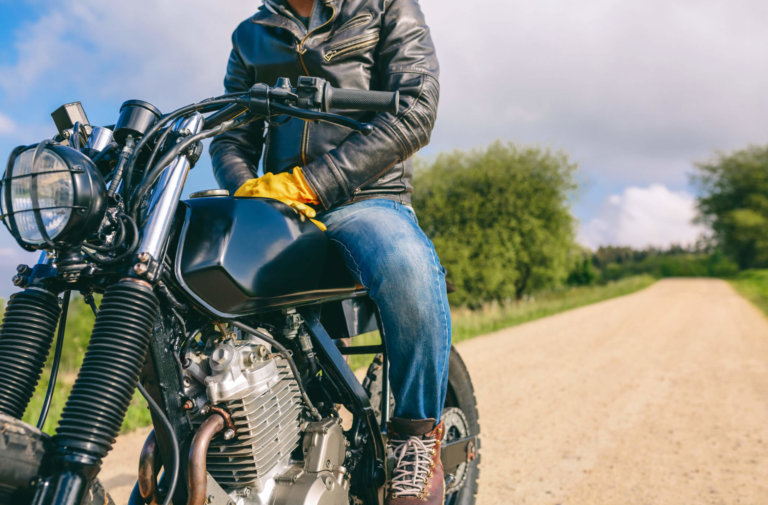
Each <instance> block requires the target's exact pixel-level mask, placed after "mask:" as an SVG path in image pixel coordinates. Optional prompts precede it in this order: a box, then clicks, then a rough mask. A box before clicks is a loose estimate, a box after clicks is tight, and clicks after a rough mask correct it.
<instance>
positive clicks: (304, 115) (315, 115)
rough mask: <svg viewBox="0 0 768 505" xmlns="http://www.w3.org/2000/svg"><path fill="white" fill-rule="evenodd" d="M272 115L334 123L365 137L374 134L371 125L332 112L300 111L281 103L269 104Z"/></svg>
mask: <svg viewBox="0 0 768 505" xmlns="http://www.w3.org/2000/svg"><path fill="white" fill-rule="evenodd" d="M269 113H270V115H273V116H274V115H276V114H275V113H282V114H288V115H290V116H293V117H297V118H299V119H303V120H305V121H323V122H326V123H332V124H335V125H339V126H344V127H346V128H349V129H350V130H355V131H359V132H360V133H362V134H363V135H370V134H371V133H373V126H371V125H370V124H369V123H361V122H360V121H356V120H354V119H352V118H348V117H346V116H342V115H339V114H333V113H331V112H317V111H312V110H306V109H300V108H298V107H293V106H291V105H285V104H281V103H271V104H269Z"/></svg>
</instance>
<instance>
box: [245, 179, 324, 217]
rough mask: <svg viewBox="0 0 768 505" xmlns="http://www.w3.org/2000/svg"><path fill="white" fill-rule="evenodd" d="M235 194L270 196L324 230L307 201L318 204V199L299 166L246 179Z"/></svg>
mask: <svg viewBox="0 0 768 505" xmlns="http://www.w3.org/2000/svg"><path fill="white" fill-rule="evenodd" d="M235 196H252V197H259V198H272V199H274V200H280V201H281V202H283V203H284V204H286V205H290V206H291V207H292V208H293V210H295V211H296V212H298V213H299V214H301V215H302V219H303V218H304V217H307V218H309V220H310V221H312V222H313V223H315V224H316V225H317V227H318V228H320V229H321V230H323V231H325V225H324V224H323V223H321V222H320V221H317V220H316V219H312V218H313V217H315V215H316V214H317V213H316V212H315V209H313V208H312V207H310V206H309V205H307V204H308V203H313V204H318V203H320V201H319V200H318V199H317V195H316V194H315V192H314V191H312V188H310V187H309V185H308V184H307V180H306V179H305V178H304V174H303V173H302V172H301V167H295V168H294V169H293V172H292V173H291V172H282V173H279V174H273V173H272V172H267V173H266V174H264V175H263V176H261V177H259V178H256V179H248V180H247V181H245V183H243V185H242V186H240V187H239V188H238V189H237V191H235Z"/></svg>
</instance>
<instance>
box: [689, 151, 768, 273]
mask: <svg viewBox="0 0 768 505" xmlns="http://www.w3.org/2000/svg"><path fill="white" fill-rule="evenodd" d="M697 169H698V173H697V174H696V175H695V176H694V178H693V180H694V183H695V184H696V185H697V187H698V191H699V193H700V194H699V196H698V202H697V207H698V211H699V220H700V221H701V222H703V223H706V224H708V225H710V226H711V227H712V230H713V232H714V238H715V240H716V241H717V243H718V245H719V246H720V247H721V248H722V250H723V251H724V252H725V253H726V254H727V255H728V256H729V257H731V258H733V260H734V261H736V263H738V265H739V267H740V268H742V269H744V268H753V267H766V266H768V146H762V147H758V146H752V147H748V148H746V149H742V150H739V151H735V152H733V153H730V154H723V153H719V154H717V155H716V156H715V157H714V159H713V160H711V161H709V162H706V163H700V164H698V165H697Z"/></svg>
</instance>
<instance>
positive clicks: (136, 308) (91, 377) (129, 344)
mask: <svg viewBox="0 0 768 505" xmlns="http://www.w3.org/2000/svg"><path fill="white" fill-rule="evenodd" d="M157 312H158V301H157V297H156V296H155V294H154V292H153V291H152V287H151V286H150V285H149V284H147V283H146V282H144V281H137V280H134V279H123V280H121V281H120V282H118V283H117V284H115V285H113V286H111V287H110V288H109V289H108V290H107V292H106V293H105V294H104V298H103V299H102V302H101V307H100V308H99V313H98V315H97V316H96V323H95V324H94V327H93V333H92V335H91V342H90V344H89V345H88V350H87V352H86V353H85V358H84V360H83V366H82V368H81V369H80V372H79V373H78V376H77V380H76V381H75V385H74V387H73V388H72V393H71V394H70V396H69V399H68V400H67V404H66V406H65V407H64V411H63V412H62V415H61V420H60V421H59V426H58V429H57V431H56V436H55V437H54V447H53V449H52V450H53V454H52V455H51V456H52V465H51V468H52V470H53V475H51V476H49V477H48V478H46V479H43V480H42V481H41V482H40V483H39V484H38V487H37V489H36V491H35V498H34V500H33V502H32V503H33V504H35V505H37V504H53V503H56V504H59V503H63V504H67V505H69V504H79V503H80V500H81V499H82V497H83V494H84V493H85V490H86V489H87V487H88V484H89V482H90V481H91V479H93V477H94V476H95V474H96V473H97V472H98V470H99V468H100V466H101V461H102V459H103V458H104V456H106V455H107V453H108V452H109V451H110V449H112V444H113V442H114V440H115V437H116V436H117V434H118V433H119V431H120V426H121V424H122V422H123V418H124V417H125V413H126V411H127V410H128V404H129V402H130V401H131V397H132V395H133V391H134V390H135V389H136V384H137V383H138V380H139V371H140V369H141V366H142V364H143V363H144V358H145V356H146V354H147V349H148V347H149V338H150V334H151V330H152V326H153V324H154V321H155V318H156V317H157Z"/></svg>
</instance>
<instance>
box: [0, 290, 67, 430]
mask: <svg viewBox="0 0 768 505" xmlns="http://www.w3.org/2000/svg"><path fill="white" fill-rule="evenodd" d="M59 310H60V309H59V301H58V298H57V297H56V295H55V294H53V293H51V292H50V291H47V290H44V289H40V288H29V289H26V290H24V291H21V292H20V293H15V294H13V295H11V299H10V301H9V302H8V307H7V308H6V309H5V315H4V316H3V326H2V328H0V363H2V366H0V412H2V413H4V414H8V415H9V416H13V417H15V418H16V419H21V416H23V415H24V410H25V409H26V408H27V405H28V404H29V400H30V399H31V398H32V394H33V393H34V392H35V387H36V386H37V382H38V381H39V380H40V375H41V374H42V372H43V366H44V365H45V359H46V357H47V356H48V351H50V349H51V342H53V332H54V331H55V330H56V323H58V321H59Z"/></svg>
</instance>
